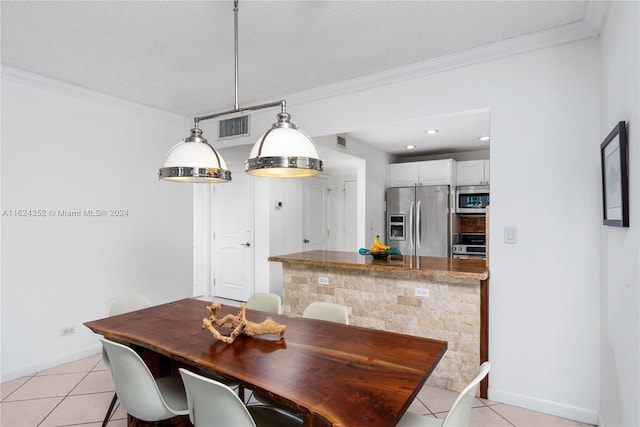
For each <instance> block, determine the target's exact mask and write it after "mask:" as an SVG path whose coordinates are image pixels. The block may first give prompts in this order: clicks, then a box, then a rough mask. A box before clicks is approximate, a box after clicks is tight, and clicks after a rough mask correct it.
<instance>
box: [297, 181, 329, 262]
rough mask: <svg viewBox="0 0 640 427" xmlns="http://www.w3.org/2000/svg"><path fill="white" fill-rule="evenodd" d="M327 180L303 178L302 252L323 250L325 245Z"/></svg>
mask: <svg viewBox="0 0 640 427" xmlns="http://www.w3.org/2000/svg"><path fill="white" fill-rule="evenodd" d="M328 182H329V180H328V179H327V178H319V177H315V176H314V177H311V178H304V180H303V184H302V251H303V252H306V251H313V250H324V249H325V248H326V245H327V231H328V217H329V210H328V206H327V189H328Z"/></svg>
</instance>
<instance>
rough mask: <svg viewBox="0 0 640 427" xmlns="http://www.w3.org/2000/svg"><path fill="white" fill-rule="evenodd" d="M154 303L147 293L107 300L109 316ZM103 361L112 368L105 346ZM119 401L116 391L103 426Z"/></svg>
mask: <svg viewBox="0 0 640 427" xmlns="http://www.w3.org/2000/svg"><path fill="white" fill-rule="evenodd" d="M152 305H153V303H152V302H151V298H149V297H148V296H147V295H145V294H129V295H121V296H117V297H114V298H111V299H110V300H109V301H107V317H111V316H116V315H118V314H124V313H129V312H131V311H136V310H140V309H143V308H147V307H151V306H152ZM102 361H103V362H104V364H105V365H106V366H107V368H110V366H109V357H108V356H107V353H106V352H105V350H104V347H103V348H102ZM117 401H118V393H114V394H113V398H112V399H111V403H110V404H109V408H108V409H107V413H106V414H105V416H104V420H103V421H102V427H105V426H106V425H107V424H108V423H109V419H110V418H111V415H112V413H113V408H114V407H115V406H116V402H117Z"/></svg>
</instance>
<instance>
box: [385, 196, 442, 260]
mask: <svg viewBox="0 0 640 427" xmlns="http://www.w3.org/2000/svg"><path fill="white" fill-rule="evenodd" d="M386 217H387V227H386V232H387V236H386V237H387V245H389V246H395V247H397V248H398V249H400V252H402V254H403V255H418V256H434V257H449V256H450V251H451V249H450V248H451V242H450V236H451V233H452V225H453V224H452V211H451V195H450V188H449V186H448V185H436V186H427V187H395V188H387V196H386Z"/></svg>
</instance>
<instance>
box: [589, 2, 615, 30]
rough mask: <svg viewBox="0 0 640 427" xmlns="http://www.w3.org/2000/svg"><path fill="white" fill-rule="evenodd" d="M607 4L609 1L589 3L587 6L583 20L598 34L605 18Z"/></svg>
mask: <svg viewBox="0 0 640 427" xmlns="http://www.w3.org/2000/svg"><path fill="white" fill-rule="evenodd" d="M609 3H610V2H609V1H590V2H589V4H588V5H587V13H586V14H585V17H584V20H585V22H586V23H587V24H589V25H590V26H591V27H592V28H593V29H594V30H596V31H597V32H598V34H600V32H601V31H602V26H603V25H604V19H605V18H606V17H607V11H608V10H609Z"/></svg>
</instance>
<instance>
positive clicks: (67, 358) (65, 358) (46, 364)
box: [0, 344, 102, 383]
mask: <svg viewBox="0 0 640 427" xmlns="http://www.w3.org/2000/svg"><path fill="white" fill-rule="evenodd" d="M101 352H102V345H100V344H94V345H91V346H89V347H86V348H84V349H82V350H78V351H74V352H71V353H67V354H63V355H60V356H58V357H55V358H52V359H48V360H43V361H41V362H39V363H37V364H34V365H30V366H23V367H20V368H18V369H14V370H12V371H8V372H2V373H1V376H0V382H3V383H4V382H7V381H12V380H15V379H17V378H20V377H30V376H33V375H35V374H37V373H38V372H40V371H44V370H45V369H49V368H53V367H55V366H58V365H62V364H64V363H69V362H75V361H76V360H79V359H83V358H85V357H89V356H93V355H94V354H98V353H101Z"/></svg>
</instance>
